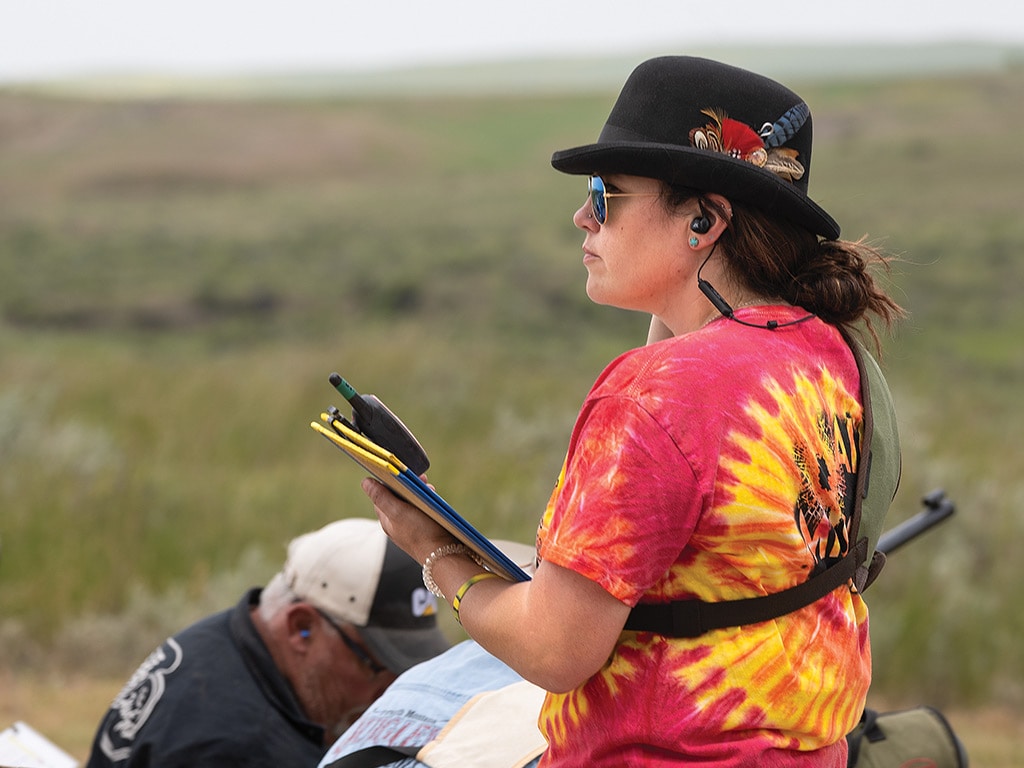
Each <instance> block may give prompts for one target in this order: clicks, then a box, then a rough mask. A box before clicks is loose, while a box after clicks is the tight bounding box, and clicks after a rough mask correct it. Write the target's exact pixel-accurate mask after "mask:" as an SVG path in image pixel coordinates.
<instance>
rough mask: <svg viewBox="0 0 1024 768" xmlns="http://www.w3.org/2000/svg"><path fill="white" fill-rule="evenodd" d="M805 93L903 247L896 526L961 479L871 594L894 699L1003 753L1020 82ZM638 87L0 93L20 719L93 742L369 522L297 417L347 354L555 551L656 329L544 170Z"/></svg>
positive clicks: (324, 394) (451, 460) (4, 567)
mask: <svg viewBox="0 0 1024 768" xmlns="http://www.w3.org/2000/svg"><path fill="white" fill-rule="evenodd" d="M793 84H794V85H795V86H798V88H799V90H800V91H801V92H802V93H803V94H804V95H805V96H806V97H807V99H808V101H809V102H810V103H811V105H812V108H813V109H814V111H815V134H816V139H817V140H816V144H815V156H814V164H813V178H812V181H811V189H812V193H813V195H814V197H815V199H817V200H818V201H819V202H820V203H821V204H822V205H823V206H824V207H825V208H826V209H828V210H829V211H830V212H831V213H832V214H833V215H834V216H835V217H836V218H837V219H838V220H839V221H840V222H841V223H842V224H843V227H844V236H846V237H848V238H851V239H853V238H857V237H859V236H861V235H867V236H868V237H869V238H871V239H873V240H876V241H880V242H881V243H882V244H883V245H884V246H885V247H886V248H888V249H889V250H891V251H893V252H895V253H898V254H900V256H901V261H900V262H899V264H898V265H897V269H896V270H895V271H894V273H893V274H892V275H891V276H890V277H889V278H888V285H889V286H890V288H891V289H892V291H893V292H894V294H895V295H896V296H897V298H898V300H899V301H900V302H901V303H903V304H904V305H905V306H906V307H907V308H908V310H909V311H910V313H911V317H910V319H909V321H908V322H906V323H905V324H903V325H902V326H901V328H900V329H899V330H898V331H897V333H896V334H895V335H894V336H893V337H892V338H887V339H886V342H885V347H886V350H885V357H884V363H885V366H886V370H887V372H888V374H889V378H890V383H891V384H892V387H893V389H894V393H895V395H896V399H897V405H898V408H899V412H900V426H901V431H902V433H903V438H904V476H903V482H902V490H901V492H900V495H899V496H898V498H897V503H896V505H895V507H894V509H893V512H892V521H893V522H897V521H898V520H900V519H902V518H905V517H907V516H909V515H910V514H912V513H913V512H915V511H916V510H917V508H918V502H919V499H920V497H921V496H922V495H923V494H924V493H926V492H928V491H930V490H932V489H933V488H935V487H943V488H945V489H946V490H947V492H948V493H949V494H950V496H951V497H952V498H953V499H954V501H955V502H956V503H957V505H958V508H959V513H958V516H957V517H955V518H954V519H953V521H952V522H950V523H948V524H946V526H944V528H943V529H941V530H938V531H935V532H932V533H929V534H927V536H926V537H925V538H923V539H922V540H921V541H920V542H919V543H916V544H914V545H913V546H912V547H909V548H908V549H907V550H905V551H901V552H900V553H899V554H898V555H897V556H894V557H893V558H892V561H891V562H890V564H889V565H888V566H887V569H886V572H885V574H884V576H883V578H882V580H881V581H880V582H879V583H878V584H877V585H876V586H874V587H873V588H872V593H871V594H870V595H869V597H871V598H872V600H871V605H872V611H873V614H872V632H873V643H874V647H875V658H876V683H875V688H876V691H877V694H878V695H879V696H881V697H885V699H886V700H888V701H891V702H893V703H894V704H899V703H917V702H922V701H927V702H929V703H933V704H936V705H938V706H942V707H949V708H954V709H955V711H956V712H957V713H958V714H959V715H960V716H961V717H962V718H963V722H964V723H965V724H969V725H968V727H969V728H970V729H972V730H975V729H976V730H977V731H978V733H979V735H977V736H976V737H975V739H976V742H975V743H976V745H977V746H976V747H974V748H973V749H972V751H973V750H974V749H977V750H978V753H979V755H980V754H985V750H986V749H993V750H995V749H997V747H998V745H999V744H1000V743H1001V741H1000V736H1001V735H1002V734H1005V733H1007V732H1009V733H1013V734H1014V735H1015V737H1019V735H1020V732H1019V727H1018V728H1017V730H1016V731H1015V730H1014V727H1013V723H1018V724H1019V723H1020V722H1021V721H1022V719H1024V718H1021V717H1020V715H1021V713H1022V712H1024V689H1022V686H1021V683H1020V681H1021V680H1022V679H1024V649H1022V648H1024V647H1022V646H1021V644H1020V642H1019V638H1020V636H1021V634H1022V632H1024V608H1022V607H1021V605H1020V603H1019V601H1016V600H1015V599H1013V598H1012V595H1013V594H1015V590H1016V587H1017V583H1018V582H1019V568H1018V566H1017V562H1018V561H1017V552H1016V550H1017V547H1018V544H1019V542H1020V541H1021V540H1022V533H1024V520H1022V518H1021V515H1020V512H1019V510H1020V508H1021V507H1022V502H1024V481H1022V479H1021V476H1020V467H1021V466H1024V449H1022V448H1021V446H1020V439H1019V435H1020V434H1022V432H1024V408H1022V406H1021V402H1020V383H1021V381H1022V380H1024V353H1022V352H1021V348H1020V342H1019V337H1020V333H1021V330H1022V329H1024V305H1022V303H1021V301H1020V299H1019V291H1020V285H1021V281H1022V278H1024V260H1022V259H1021V253H1022V251H1024V215H1022V214H1024V204H1022V198H1021V197H1020V181H1019V180H1020V178H1022V177H1024V153H1021V152H1020V151H1019V150H1018V149H1016V148H1017V147H1018V146H1019V143H1020V128H1019V126H1020V125H1021V124H1022V123H1024V101H1022V100H1021V99H1020V98H1019V96H1020V94H1021V93H1022V92H1024V72H1022V71H1020V70H1019V69H1007V70H1006V71H1003V72H999V73H996V74H976V75H970V76H967V75H964V76H955V75H943V76H941V77H939V76H934V77H919V78H884V79H877V80H868V79H849V78H846V79H837V80H835V81H822V80H818V79H813V80H812V79H810V78H808V82H807V83H805V84H801V83H800V82H794V83H793ZM613 96H614V94H613V93H588V94H584V95H579V96H575V95H566V94H559V93H544V94H539V95H505V96H501V97H487V96H475V97H464V98H460V97H454V96H448V97H427V96H425V95H424V96H421V97H419V98H392V99H383V98H381V99H371V98H356V97H348V98H341V97H338V98H333V99H332V98H317V99H312V98H308V99H295V98H291V99H279V100H274V99H269V98H268V99H263V100H256V99H250V100H234V99H221V100H218V99H212V98H208V99H139V98H136V99H114V98H90V99H79V98H72V97H69V96H55V95H50V96H42V95H38V94H31V93H25V92H17V91H10V90H9V91H0V137H2V141H0V463H2V467H3V471H2V476H0V683H3V684H2V686H0V716H2V718H3V719H5V720H14V719H25V720H27V721H29V722H30V723H32V724H33V725H36V726H37V727H41V728H42V730H44V732H47V733H48V735H49V736H50V737H51V738H53V739H54V740H55V741H57V742H58V743H62V744H64V745H65V746H67V747H68V748H69V749H73V750H76V751H77V752H79V753H80V752H81V751H82V749H83V747H82V745H83V744H84V743H87V740H88V736H89V735H91V728H92V727H93V726H94V725H95V721H96V720H98V717H99V715H100V711H101V709H102V707H103V706H104V705H105V702H106V700H107V699H109V697H110V695H111V694H112V693H113V692H114V691H115V690H116V689H117V687H119V685H120V682H121V681H123V679H124V678H125V677H126V676H127V675H128V674H129V673H130V672H131V670H132V669H134V667H135V666H136V665H137V663H138V662H139V661H140V660H141V659H142V658H143V657H144V656H145V655H146V653H148V651H149V650H150V649H151V647H152V645H153V644H154V643H155V642H157V641H159V640H160V639H161V638H162V637H163V636H164V635H166V634H167V633H169V632H171V631H174V630H176V629H178V628H180V626H182V625H183V624H184V623H186V622H188V621H190V620H192V619H194V618H196V617H198V616H200V615H203V614H204V613H205V612H209V611H212V610H215V609H218V608H220V607H223V606H227V605H230V604H232V603H233V602H234V600H235V599H236V598H237V596H238V594H240V592H241V591H242V590H243V589H244V588H245V587H246V586H248V585H249V584H255V583H260V582H262V581H264V580H265V579H266V578H268V577H269V576H270V575H271V574H272V573H273V571H274V570H275V569H276V566H277V564H278V561H279V559H280V558H281V556H282V555H283V552H284V545H285V543H286V542H287V541H288V539H289V538H291V537H292V536H294V535H296V534H297V533H299V532H302V531H304V530H307V529H310V528H313V527H316V526H319V525H322V524H324V523H326V522H328V521H329V520H331V519H334V518H336V517H338V516H342V515H350V514H356V515H366V514H369V510H368V509H367V508H366V505H365V501H364V498H363V497H362V494H361V493H360V492H359V490H358V482H357V481H358V478H359V476H360V474H359V472H358V471H357V470H356V469H355V468H354V466H352V467H350V466H348V465H346V464H345V463H343V461H342V459H341V457H340V456H339V455H338V454H337V453H336V452H335V451H333V450H332V449H331V448H330V447H329V446H327V445H326V443H325V442H324V441H323V440H322V439H320V438H318V437H316V435H314V434H313V433H312V431H311V430H310V429H309V427H308V426H307V425H308V423H309V421H310V420H311V419H315V418H316V417H317V414H318V413H319V412H320V410H322V409H323V408H324V407H325V406H326V405H328V404H331V403H332V402H334V401H335V400H337V398H336V397H334V396H333V390H332V389H331V388H330V386H329V385H328V383H327V374H328V373H330V372H331V371H333V370H338V371H340V372H342V374H343V375H345V376H346V378H348V379H349V380H350V381H351V382H352V383H353V384H355V385H356V386H357V387H359V388H361V389H363V390H365V391H370V392H375V393H376V394H378V395H380V396H381V397H382V398H383V399H385V400H386V401H387V402H388V403H389V405H391V406H392V407H393V408H394V409H395V410H396V411H398V412H399V413H401V414H402V416H403V418H404V419H405V420H406V422H407V423H408V424H409V425H410V426H411V427H412V428H413V429H414V430H415V431H416V432H417V434H419V435H420V436H421V438H422V440H423V442H424V444H425V447H426V448H427V449H428V451H429V452H430V454H431V457H432V461H433V468H432V470H431V479H432V480H433V482H435V483H436V484H437V485H438V486H439V488H440V490H441V491H442V492H443V493H444V494H445V495H446V496H447V497H448V498H450V499H451V500H452V501H453V503H454V504H455V506H456V508H458V509H459V510H460V511H461V512H463V514H465V515H466V516H467V517H469V518H470V519H471V520H473V521H474V522H476V523H478V524H479V526H480V527H481V528H482V529H483V530H484V531H485V532H486V533H488V534H490V535H493V536H501V537H505V538H518V539H523V540H530V539H532V536H533V527H534V525H535V523H536V518H537V515H538V512H539V510H540V508H541V506H542V504H543V501H544V500H545V499H546V497H547V494H548V491H549V489H550V487H551V483H552V482H553V481H554V473H555V472H557V470H558V467H559V462H560V459H561V455H562V451H563V450H564V447H565V442H566V440H567V436H568V430H569V428H570V426H571V424H572V420H573V417H574V415H575V411H576V407H577V406H578V403H579V401H580V399H581V398H582V396H583V394H584V393H585V391H586V388H587V387H588V386H589V384H590V382H591V381H592V380H593V378H594V377H595V376H596V375H597V373H598V372H599V371H600V370H601V367H602V366H603V365H604V363H606V362H607V361H608V360H609V359H611V357H613V356H614V355H615V354H616V353H617V352H619V351H621V350H622V349H624V348H626V347H627V346H633V345H635V344H637V343H640V341H641V340H642V338H643V335H644V329H645V328H646V322H645V320H644V319H643V318H641V317H637V316H633V315H629V314H625V313H621V312H617V311H614V310H609V309H606V308H598V307H594V306H592V305H590V304H589V302H588V301H587V299H586V297H585V295H584V293H583V275H584V273H583V270H582V267H581V266H580V262H579V250H578V249H579V244H580V238H579V237H578V236H577V234H576V233H575V231H574V229H573V227H572V225H571V222H570V215H571V213H572V211H573V210H574V209H575V207H576V206H577V205H578V204H579V202H580V200H581V198H582V191H583V190H582V183H581V182H580V180H579V179H573V178H567V177H561V176H559V175H558V174H555V173H554V172H553V171H551V170H550V168H549V166H548V158H549V156H550V152H551V151H552V150H553V149H556V148H560V147H565V146H570V145H573V144H577V143H582V142H585V141H588V140H590V139H591V138H592V137H593V136H594V135H595V133H596V130H597V128H598V127H599V126H600V124H601V123H602V122H603V119H604V116H605V114H606V112H607V110H608V107H609V105H610V102H611V99H612V98H613ZM334 404H337V403H334ZM26 681H27V682H26ZM53 681H57V682H53ZM63 681H70V682H68V683H67V687H66V690H65V693H66V694H67V695H63V696H60V697H59V701H58V697H57V695H56V693H52V690H54V689H60V688H61V687H62V686H64V685H65V682H63ZM112 681H117V682H112ZM48 690H49V691H51V693H47V691H48ZM35 691H38V696H37V695H36V693H34V692H35ZM51 695H52V696H53V698H49V697H50V696H51ZM79 707H81V709H82V710H84V711H81V712H78V711H77V710H78V709H79ZM993 713H994V714H993ZM1000 718H1003V719H1005V720H1006V722H1007V723H1009V724H1008V725H1007V724H1004V723H1003V720H1001V719H1000ZM49 723H53V726H52V728H47V727H44V726H47V725H49ZM992 723H995V724H997V725H998V727H996V728H993V729H990V730H991V732H989V730H986V727H985V726H986V725H987V724H992ZM86 725H87V726H88V727H86ZM83 733H84V734H85V738H84V741H83ZM1015 743H1016V744H1020V743H1022V740H1021V739H1019V738H1016V739H1015ZM1006 755H1009V757H1006ZM1019 757H1020V754H1019V752H1018V753H1016V754H1014V753H1013V752H1012V750H1010V751H1005V754H1004V756H1003V757H1000V756H999V755H993V757H992V758H991V760H984V761H983V760H981V759H980V758H979V759H978V760H976V763H975V764H977V765H993V766H999V765H1011V764H1019V761H1018V762H1016V763H1015V762H1013V759H1014V758H1019ZM1000 760H1003V762H1000Z"/></svg>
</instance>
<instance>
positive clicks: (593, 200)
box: [587, 176, 661, 224]
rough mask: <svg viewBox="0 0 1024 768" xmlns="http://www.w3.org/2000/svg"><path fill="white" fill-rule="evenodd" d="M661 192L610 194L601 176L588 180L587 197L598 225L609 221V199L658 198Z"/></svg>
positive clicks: (591, 177)
mask: <svg viewBox="0 0 1024 768" xmlns="http://www.w3.org/2000/svg"><path fill="white" fill-rule="evenodd" d="M660 194H661V192H609V191H608V187H607V185H606V184H605V182H604V179H602V178H601V177H600V176H590V177H589V178H588V179H587V195H588V196H589V197H590V209H591V210H592V211H593V212H594V218H595V219H597V223H598V224H604V223H605V222H606V221H608V198H609V197H658V196H659V195H660Z"/></svg>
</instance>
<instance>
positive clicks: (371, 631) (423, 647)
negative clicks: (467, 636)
mask: <svg viewBox="0 0 1024 768" xmlns="http://www.w3.org/2000/svg"><path fill="white" fill-rule="evenodd" d="M356 630H357V631H358V632H359V636H360V637H361V638H362V639H363V642H365V643H366V645H367V647H368V648H369V649H370V652H371V653H372V654H373V655H374V657H375V658H377V659H378V660H379V661H380V662H381V664H383V665H384V666H385V667H387V668H388V669H390V670H391V671H392V672H394V673H395V674H396V675H400V674H401V673H402V672H405V671H406V670H407V669H409V668H410V667H414V666H416V665H417V664H419V663H420V662H423V661H427V660H428V659H432V658H434V657H435V656H437V655H438V654H441V653H444V652H445V651H447V650H448V649H449V648H450V647H451V643H450V642H448V638H446V637H445V636H444V633H443V632H441V630H440V629H439V628H437V627H433V628H431V629H385V628H383V627H356Z"/></svg>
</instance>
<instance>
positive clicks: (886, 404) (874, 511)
mask: <svg viewBox="0 0 1024 768" xmlns="http://www.w3.org/2000/svg"><path fill="white" fill-rule="evenodd" d="M843 337H844V338H845V339H846V342H847V344H849V345H850V349H851V350H852V351H853V357H854V359H855V360H856V361H857V370H858V372H859V373H860V382H861V383H860V388H861V401H862V403H863V406H864V421H863V425H862V436H861V461H860V464H859V466H858V468H857V487H856V492H855V494H854V505H853V511H852V514H851V518H850V541H851V542H855V544H852V545H851V547H850V548H849V550H848V551H847V553H846V555H844V556H843V557H842V558H841V559H840V560H839V561H837V562H836V563H834V564H833V565H831V566H829V567H828V568H827V569H826V570H824V571H822V572H820V573H817V574H816V575H814V576H812V577H811V578H809V579H808V580H807V581H805V582H803V583H802V584H798V585H796V586H795V587H790V588H789V589H785V590H782V591H781V592H776V593H774V594H771V595H762V596H759V597H750V598H744V599H741V600H726V601H721V602H705V601H703V600H676V601H674V602H671V603H640V604H638V605H636V606H635V607H634V608H633V609H632V611H630V614H629V618H628V619H627V621H626V625H625V629H626V630H629V631H633V632H655V633H657V634H660V635H665V636H667V637H699V636H700V635H702V634H704V633H705V632H709V631H711V630H713V629H722V628H724V627H741V626H745V625H747V624H757V623H760V622H762V621H769V620H771V619H775V618H778V617H779V616H785V615H786V614H787V613H792V612H793V611H796V610H799V609H800V608H803V607H804V606H807V605H810V604H811V603H813V602H815V601H816V600H820V599H821V598H822V597H824V596H825V595H827V594H829V593H830V592H832V591H833V590H834V589H836V588H837V587H839V586H840V585H842V584H845V583H846V582H848V581H850V580H851V579H852V581H853V584H854V586H855V587H856V588H857V590H858V591H859V592H863V591H864V590H865V589H867V588H868V586H870V585H871V583H872V582H873V581H874V580H875V578H877V576H878V574H879V572H881V570H882V567H883V566H884V565H885V555H884V554H882V553H881V552H878V551H877V550H876V549H875V546H876V545H877V543H878V537H879V536H881V534H882V528H883V525H884V523H885V515H886V513H887V512H888V511H889V505H890V504H891V503H892V500H893V497H894V496H895V495H896V489H897V487H898V486H899V480H900V440H899V432H898V429H897V425H896V411H895V409H894V408H893V404H892V394H891V393H890V392H889V386H888V384H886V381H885V377H884V376H883V375H882V371H881V369H880V368H879V367H878V363H877V362H876V361H875V359H874V358H873V357H872V356H871V355H870V354H869V353H868V351H867V350H865V349H864V347H863V346H862V345H861V344H860V342H858V341H857V340H856V339H853V338H852V337H850V336H849V335H848V334H846V333H844V334H843Z"/></svg>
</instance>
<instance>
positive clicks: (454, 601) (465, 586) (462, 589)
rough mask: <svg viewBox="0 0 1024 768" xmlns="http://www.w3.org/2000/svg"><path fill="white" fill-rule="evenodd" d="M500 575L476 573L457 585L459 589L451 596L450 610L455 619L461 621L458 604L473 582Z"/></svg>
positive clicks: (488, 572)
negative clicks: (459, 585)
mask: <svg viewBox="0 0 1024 768" xmlns="http://www.w3.org/2000/svg"><path fill="white" fill-rule="evenodd" d="M500 578H501V577H500V576H499V575H498V574H496V573H491V572H490V571H486V572H485V573H478V574H477V575H476V576H473V577H472V578H470V579H469V580H468V581H466V583H465V584H463V585H462V586H461V587H459V590H458V591H457V592H456V593H455V597H453V598H452V610H453V611H455V620H456V621H457V622H459V624H461V623H462V619H461V618H459V606H460V605H462V600H463V598H465V597H466V593H467V592H469V588H470V587H472V586H473V585H474V584H476V583H478V582H481V581H483V580H484V579H500Z"/></svg>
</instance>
